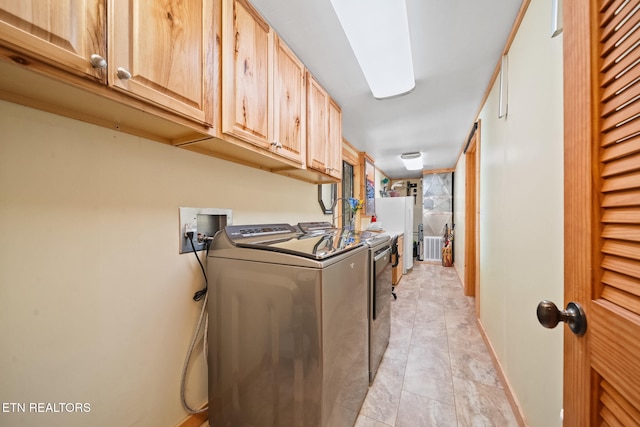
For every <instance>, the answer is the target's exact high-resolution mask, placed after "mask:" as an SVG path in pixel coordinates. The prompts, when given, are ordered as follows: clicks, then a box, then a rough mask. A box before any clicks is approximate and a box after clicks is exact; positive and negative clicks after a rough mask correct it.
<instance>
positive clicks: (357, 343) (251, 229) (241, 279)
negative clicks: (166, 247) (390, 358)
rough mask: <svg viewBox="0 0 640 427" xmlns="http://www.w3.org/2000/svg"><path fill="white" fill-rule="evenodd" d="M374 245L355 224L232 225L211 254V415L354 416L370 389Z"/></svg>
mask: <svg viewBox="0 0 640 427" xmlns="http://www.w3.org/2000/svg"><path fill="white" fill-rule="evenodd" d="M367 255H368V251H367V246H366V245H364V243H363V242H362V241H360V240H359V239H357V238H355V237H354V236H352V235H350V233H348V232H336V233H329V234H327V233H315V234H314V233H307V234H305V233H302V232H301V231H300V229H299V228H298V227H294V226H290V225H288V224H268V225H247V226H238V225H234V226H227V227H226V228H225V229H224V230H222V231H220V232H218V233H217V234H216V236H215V237H214V239H213V241H212V244H211V249H210V251H209V257H208V267H207V270H208V278H209V299H208V311H209V330H208V339H209V419H210V424H211V425H215V426H216V427H218V426H233V427H241V426H258V425H259V426H274V427H275V426H301V427H302V426H305V427H306V426H320V427H325V426H336V427H337V426H340V427H342V426H351V425H353V424H354V423H355V419H356V418H357V415H358V412H359V410H360V407H361V406H362V402H363V401H364V397H365V395H366V392H367V389H368V383H369V381H368V380H369V378H368V369H367V366H368V353H369V351H368V332H367V331H368V328H367V322H368V319H367V280H368V277H367V266H366V263H367Z"/></svg>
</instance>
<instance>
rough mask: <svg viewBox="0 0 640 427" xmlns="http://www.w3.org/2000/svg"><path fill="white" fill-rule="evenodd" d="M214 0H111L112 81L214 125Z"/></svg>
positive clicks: (154, 101) (110, 54)
mask: <svg viewBox="0 0 640 427" xmlns="http://www.w3.org/2000/svg"><path fill="white" fill-rule="evenodd" d="M213 1H214V0H199V1H196V0H190V1H164V2H159V1H156V0H136V1H132V0H111V3H110V6H112V7H110V9H109V11H110V15H109V41H110V43H109V67H108V69H109V84H110V85H112V86H113V87H115V88H117V89H120V90H124V91H126V92H128V93H130V94H132V95H134V96H136V97H139V98H142V99H145V100H148V101H151V102H153V103H155V104H157V105H159V106H162V107H163V108H167V109H169V110H172V111H174V112H177V113H179V114H182V115H184V116H187V117H189V118H191V119H194V120H196V121H198V122H202V123H204V124H207V125H213V106H212V105H211V103H212V101H213V95H212V90H213V54H214V52H213V42H214V37H213Z"/></svg>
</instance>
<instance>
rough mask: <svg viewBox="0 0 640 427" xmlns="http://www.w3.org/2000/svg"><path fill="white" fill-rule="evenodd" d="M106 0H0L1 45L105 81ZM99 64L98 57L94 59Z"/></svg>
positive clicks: (67, 69) (70, 70)
mask: <svg viewBox="0 0 640 427" xmlns="http://www.w3.org/2000/svg"><path fill="white" fill-rule="evenodd" d="M105 2H106V0H31V1H29V0H19V1H16V0H0V40H2V44H4V45H6V46H8V47H10V48H12V49H15V50H17V51H20V52H26V53H27V54H30V55H32V56H34V57H36V58H37V59H39V60H42V61H44V62H47V63H49V64H52V65H55V66H56V67H59V68H61V69H64V70H66V71H69V72H71V73H74V74H79V75H81V76H85V77H87V76H88V77H91V78H92V79H98V80H100V81H103V82H105V81H106V73H105V72H104V71H101V69H100V68H94V66H92V65H91V56H92V55H98V56H100V57H101V58H102V59H106V58H107V43H106V25H105V24H106V16H105V11H106V7H105ZM95 62H96V66H97V67H100V65H99V60H98V59H97V58H96V60H95ZM104 65H105V66H106V63H105V64H104Z"/></svg>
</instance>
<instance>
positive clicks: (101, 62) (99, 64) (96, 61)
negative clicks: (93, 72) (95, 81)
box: [89, 53, 107, 68]
mask: <svg viewBox="0 0 640 427" xmlns="http://www.w3.org/2000/svg"><path fill="white" fill-rule="evenodd" d="M89 62H90V63H91V66H92V67H93V68H107V61H105V59H104V58H103V57H102V56H100V55H97V54H95V53H94V54H92V55H91V57H90V59H89Z"/></svg>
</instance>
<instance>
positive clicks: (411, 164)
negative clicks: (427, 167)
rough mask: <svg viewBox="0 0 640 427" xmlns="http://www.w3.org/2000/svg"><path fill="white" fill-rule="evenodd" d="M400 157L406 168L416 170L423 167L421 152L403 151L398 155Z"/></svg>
mask: <svg viewBox="0 0 640 427" xmlns="http://www.w3.org/2000/svg"><path fill="white" fill-rule="evenodd" d="M400 158H401V159H402V162H403V163H404V167H405V168H407V170H410V171H416V170H421V169H422V167H423V164H422V153H404V154H401V155H400Z"/></svg>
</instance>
